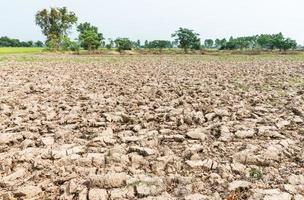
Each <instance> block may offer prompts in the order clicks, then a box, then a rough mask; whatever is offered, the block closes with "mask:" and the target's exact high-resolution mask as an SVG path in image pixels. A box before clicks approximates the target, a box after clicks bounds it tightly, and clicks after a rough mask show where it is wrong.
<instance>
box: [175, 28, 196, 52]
mask: <svg viewBox="0 0 304 200" xmlns="http://www.w3.org/2000/svg"><path fill="white" fill-rule="evenodd" d="M198 36H199V34H198V33H194V31H193V30H190V29H187V28H179V30H177V31H176V32H175V33H173V34H172V37H173V38H175V41H176V42H177V43H178V44H179V47H180V48H183V49H184V52H185V53H188V49H197V48H200V46H201V45H200V39H199V38H198Z"/></svg>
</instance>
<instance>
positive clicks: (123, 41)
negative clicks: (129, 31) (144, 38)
mask: <svg viewBox="0 0 304 200" xmlns="http://www.w3.org/2000/svg"><path fill="white" fill-rule="evenodd" d="M114 42H115V45H116V48H117V50H118V51H122V50H132V48H133V43H132V41H131V40H129V39H128V38H117V39H116V40H115V41H114Z"/></svg>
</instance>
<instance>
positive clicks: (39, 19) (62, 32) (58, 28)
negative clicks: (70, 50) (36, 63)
mask: <svg viewBox="0 0 304 200" xmlns="http://www.w3.org/2000/svg"><path fill="white" fill-rule="evenodd" d="M35 21H36V24H37V25H38V26H39V27H40V28H41V30H42V33H43V34H44V35H45V36H46V38H47V40H46V45H47V46H48V47H49V48H50V49H51V50H58V49H59V47H60V44H61V40H62V39H63V36H67V35H68V31H69V30H70V29H71V28H72V26H73V25H74V24H75V23H76V22H77V17H76V15H75V13H73V12H69V11H68V10H67V8H66V7H63V8H51V9H50V10H47V9H43V10H40V11H38V12H37V13H36V15H35Z"/></svg>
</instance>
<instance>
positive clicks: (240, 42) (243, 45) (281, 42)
mask: <svg viewBox="0 0 304 200" xmlns="http://www.w3.org/2000/svg"><path fill="white" fill-rule="evenodd" d="M215 43H216V44H215V46H216V47H217V48H218V49H221V50H224V49H228V50H236V49H240V50H243V49H255V48H257V47H259V48H262V49H267V50H274V49H279V50H284V51H286V50H288V49H295V48H296V47H297V43H296V41H295V40H291V39H290V38H284V36H283V34H282V33H278V34H272V35H271V34H261V35H255V36H246V37H237V38H233V37H230V39H229V41H228V42H227V41H226V40H225V39H223V40H220V39H216V40H215Z"/></svg>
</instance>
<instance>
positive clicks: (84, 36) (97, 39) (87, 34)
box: [77, 22, 104, 51]
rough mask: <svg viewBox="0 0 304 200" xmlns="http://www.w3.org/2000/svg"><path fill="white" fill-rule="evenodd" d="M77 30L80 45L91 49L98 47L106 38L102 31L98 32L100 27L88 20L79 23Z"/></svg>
mask: <svg viewBox="0 0 304 200" xmlns="http://www.w3.org/2000/svg"><path fill="white" fill-rule="evenodd" d="M77 31H78V32H79V36H78V39H79V42H80V46H81V47H83V48H84V49H86V50H89V51H92V50H96V49H98V48H99V47H100V45H101V41H102V40H103V39H104V38H103V35H102V33H98V28H97V27H96V26H92V25H91V24H90V23H88V22H85V23H81V24H79V26H78V27H77Z"/></svg>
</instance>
